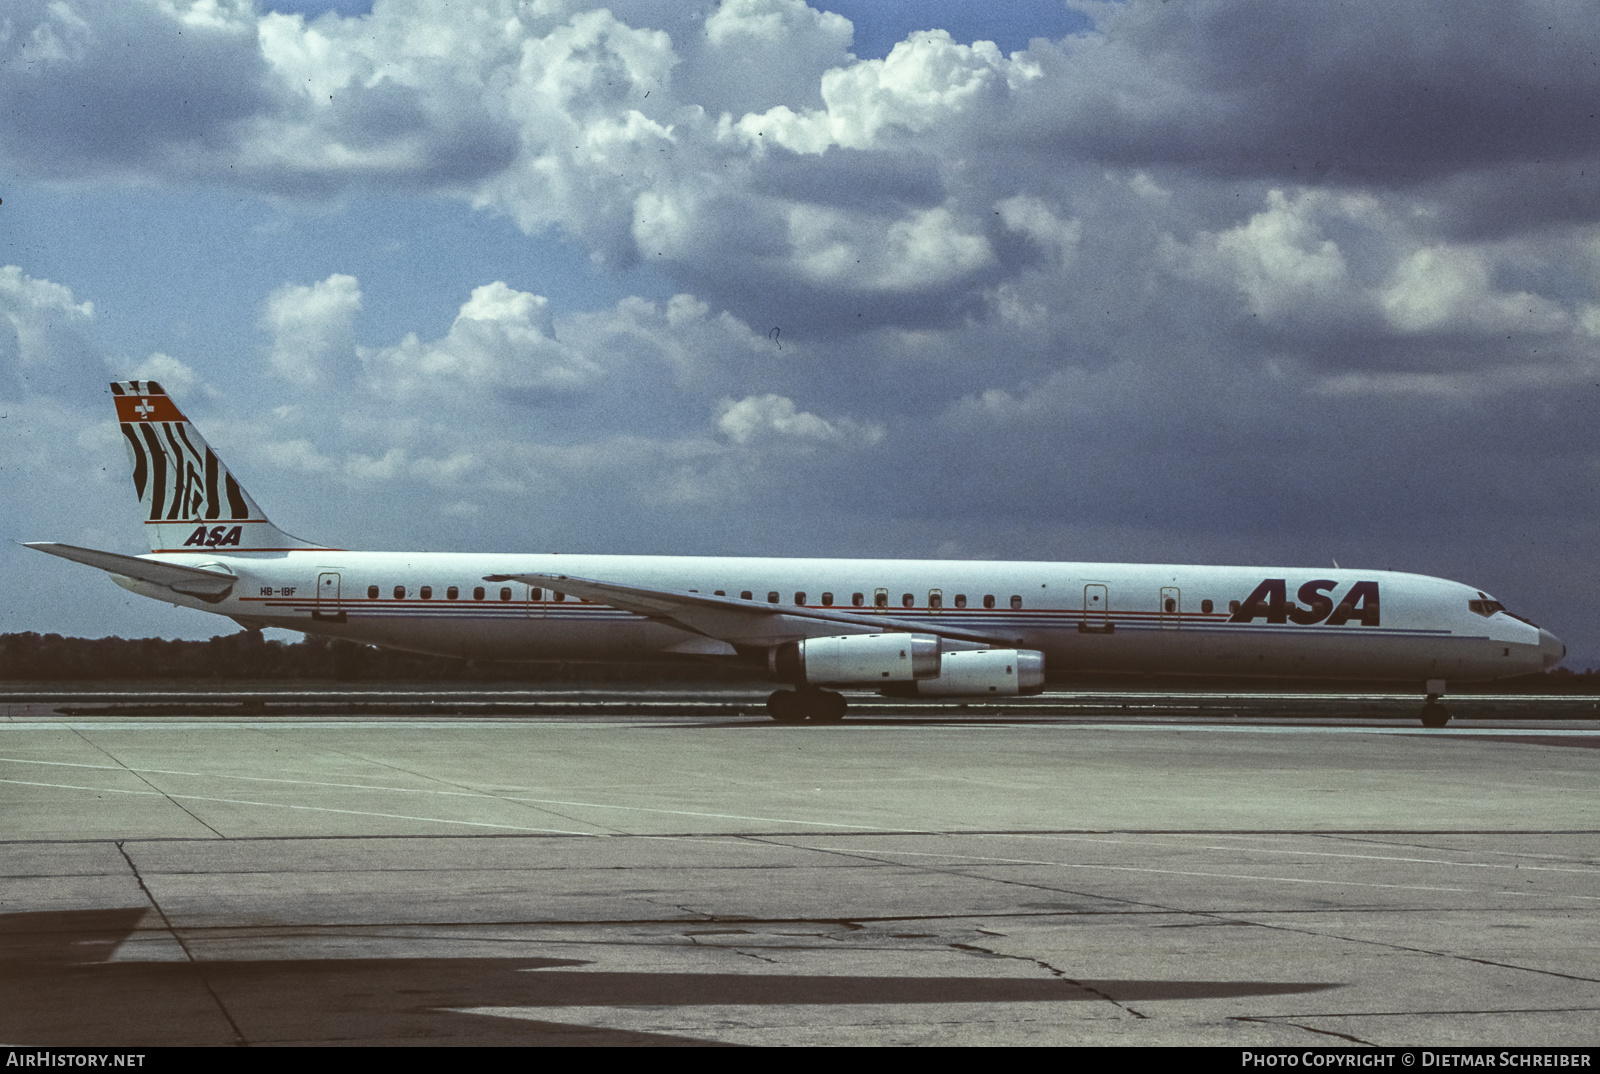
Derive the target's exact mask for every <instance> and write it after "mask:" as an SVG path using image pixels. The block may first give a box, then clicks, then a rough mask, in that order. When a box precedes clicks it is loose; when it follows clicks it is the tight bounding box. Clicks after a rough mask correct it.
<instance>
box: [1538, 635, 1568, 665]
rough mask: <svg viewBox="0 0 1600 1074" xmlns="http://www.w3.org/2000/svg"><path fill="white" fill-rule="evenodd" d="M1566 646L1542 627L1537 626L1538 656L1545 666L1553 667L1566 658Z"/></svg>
mask: <svg viewBox="0 0 1600 1074" xmlns="http://www.w3.org/2000/svg"><path fill="white" fill-rule="evenodd" d="M1566 655H1567V647H1566V646H1565V645H1563V644H1561V639H1560V638H1558V637H1556V636H1555V635H1554V634H1552V633H1550V632H1549V631H1548V630H1546V629H1544V628H1543V627H1540V628H1539V656H1540V658H1541V659H1542V660H1543V661H1544V666H1545V667H1546V668H1553V667H1555V666H1556V665H1557V664H1559V663H1561V661H1562V660H1563V659H1565V658H1566Z"/></svg>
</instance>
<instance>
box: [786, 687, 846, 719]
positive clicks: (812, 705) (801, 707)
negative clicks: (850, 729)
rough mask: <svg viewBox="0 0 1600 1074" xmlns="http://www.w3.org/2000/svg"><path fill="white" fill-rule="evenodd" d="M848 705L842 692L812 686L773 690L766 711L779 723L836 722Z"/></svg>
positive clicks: (842, 717)
mask: <svg viewBox="0 0 1600 1074" xmlns="http://www.w3.org/2000/svg"><path fill="white" fill-rule="evenodd" d="M848 705H849V702H847V701H846V700H845V699H844V695H843V694H836V693H834V692H833V691H832V690H817V689H814V688H802V689H799V690H774V691H773V692H772V694H771V696H769V697H768V698H767V712H769V713H771V715H772V718H773V719H774V720H777V721H778V722H779V723H801V722H803V721H805V720H810V721H811V722H812V723H838V722H839V721H840V720H842V719H844V710H845V708H846V707H847V706H848Z"/></svg>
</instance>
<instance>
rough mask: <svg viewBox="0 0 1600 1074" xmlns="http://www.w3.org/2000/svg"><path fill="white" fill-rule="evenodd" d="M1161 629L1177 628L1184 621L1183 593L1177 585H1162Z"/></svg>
mask: <svg viewBox="0 0 1600 1074" xmlns="http://www.w3.org/2000/svg"><path fill="white" fill-rule="evenodd" d="M1160 613H1161V629H1162V630H1177V629H1178V627H1179V626H1181V625H1182V623H1183V594H1182V593H1181V592H1180V591H1179V589H1178V587H1177V586H1175V585H1169V586H1162V587H1161V608H1160Z"/></svg>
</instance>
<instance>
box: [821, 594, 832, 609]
mask: <svg viewBox="0 0 1600 1074" xmlns="http://www.w3.org/2000/svg"><path fill="white" fill-rule="evenodd" d="M822 606H823V607H824V608H831V607H833V594H832V593H824V594H822Z"/></svg>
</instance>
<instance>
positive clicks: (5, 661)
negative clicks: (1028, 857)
mask: <svg viewBox="0 0 1600 1074" xmlns="http://www.w3.org/2000/svg"><path fill="white" fill-rule="evenodd" d="M115 680H124V681H129V680H167V681H172V680H177V681H190V682H193V681H202V682H203V681H206V680H235V681H237V680H254V681H282V682H298V681H313V682H315V681H323V682H365V683H386V682H435V683H459V684H461V685H463V686H470V685H473V684H476V683H530V684H532V683H538V684H548V685H574V686H603V685H605V684H608V683H615V684H617V685H624V684H637V683H646V682H682V683H711V684H727V685H736V684H741V683H746V684H756V683H761V682H765V681H766V679H765V677H764V676H763V675H762V674H761V669H757V668H738V667H727V666H724V665H716V664H709V663H701V662H696V661H685V662H682V663H672V664H667V663H660V664H655V663H640V664H583V663H534V662H496V661H479V660H464V659H459V658H453V657H444V656H424V655H422V654H420V653H407V652H402V651H400V650H398V649H380V648H377V647H375V646H371V645H362V644H359V643H356V642H349V641H337V640H334V639H330V638H319V637H313V636H310V635H307V636H306V637H305V638H304V639H303V640H301V641H296V642H284V641H276V640H272V641H269V640H267V639H266V638H264V637H262V634H261V631H259V630H242V631H240V632H239V633H237V634H229V635H224V636H219V637H215V638H212V639H211V640H210V641H169V640H166V639H163V638H64V637H62V636H61V635H59V634H34V633H26V634H0V681H5V682H83V681H115ZM1051 685H1052V686H1058V687H1082V688H1088V689H1096V688H1102V687H1103V688H1110V689H1149V688H1151V687H1152V686H1159V687H1160V688H1170V689H1179V690H1190V689H1192V690H1229V689H1238V690H1252V689H1255V690H1259V689H1281V688H1283V687H1277V686H1265V685H1264V684H1263V683H1262V682H1261V681H1259V680H1255V681H1239V682H1231V681H1227V680H1223V679H1217V678H1202V677H1182V678H1178V677H1172V678H1161V679H1154V678H1153V677H1151V676H1132V675H1123V676H1114V677H1110V676H1093V677H1090V676H1081V677H1071V676H1060V677H1058V676H1054V675H1052V676H1051ZM1285 685H1288V684H1285ZM1297 685H1299V686H1304V687H1306V688H1318V689H1329V688H1331V689H1335V690H1350V691H1360V690H1362V689H1364V688H1366V689H1373V690H1377V691H1383V692H1392V691H1394V690H1395V686H1394V684H1392V683H1387V684H1376V683H1375V684H1368V685H1366V686H1364V685H1363V684H1360V683H1349V682H1343V683H1317V684H1297ZM1462 689H1463V692H1471V693H1541V694H1542V693H1549V694H1600V673H1597V672H1595V671H1594V670H1592V669H1590V670H1585V671H1581V672H1572V671H1569V670H1567V669H1566V668H1557V669H1556V670H1554V671H1550V672H1546V673H1544V674H1538V675H1524V676H1522V677H1520V678H1515V679H1503V680H1501V681H1499V682H1493V683H1473V684H1471V685H1469V686H1463V688H1462Z"/></svg>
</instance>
